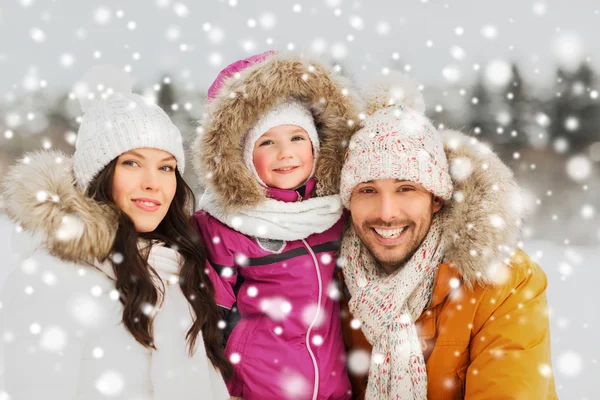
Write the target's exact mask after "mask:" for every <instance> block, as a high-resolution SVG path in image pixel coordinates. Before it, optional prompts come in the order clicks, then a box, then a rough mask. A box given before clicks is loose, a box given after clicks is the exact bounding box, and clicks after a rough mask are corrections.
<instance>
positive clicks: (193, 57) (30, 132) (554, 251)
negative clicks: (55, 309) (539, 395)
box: [0, 0, 600, 399]
mask: <svg viewBox="0 0 600 400" xmlns="http://www.w3.org/2000/svg"><path fill="white" fill-rule="evenodd" d="M599 26H600V3H599V2H598V1H597V0H569V1H564V0H505V1H482V0H446V1H443V0H402V1H384V0H368V1H367V0H310V1H308V0H293V1H285V0H263V1H255V0H201V1H194V2H192V1H189V0H179V1H177V0H121V1H114V0H105V1H104V0H93V1H87V0H85V1H82V0H2V1H0V71H2V75H1V77H0V176H1V175H2V174H3V173H4V172H3V171H4V170H5V168H6V167H7V165H10V164H11V163H13V162H15V160H16V159H17V158H18V157H20V156H21V155H22V154H23V153H24V152H27V151H31V150H34V149H39V148H56V149H60V150H63V151H65V152H66V153H71V152H72V151H73V144H74V143H75V139H76V132H77V126H78V122H79V120H78V117H79V116H80V114H81V112H80V109H79V106H78V104H77V101H76V100H74V99H73V96H71V95H70V91H71V90H72V87H73V84H74V83H75V82H76V81H77V80H78V79H79V78H81V77H82V76H83V75H84V73H85V72H86V71H87V70H88V69H89V68H90V67H91V66H93V65H97V64H113V65H116V66H118V67H120V68H123V69H124V70H125V71H127V72H129V73H130V74H131V75H132V77H134V78H135V79H136V85H135V91H136V92H139V93H143V94H144V95H146V96H148V97H152V98H154V99H155V100H156V101H157V102H158V103H159V104H160V105H161V106H162V107H163V108H165V110H166V111H167V112H168V113H169V114H170V115H171V117H172V118H173V119H174V121H175V122H176V124H177V125H178V126H179V127H180V129H181V130H182V132H183V133H184V135H185V136H186V138H188V139H189V138H190V137H192V136H193V133H194V129H196V128H195V126H194V125H193V124H192V123H191V121H193V120H201V119H202V112H203V108H202V106H203V103H204V100H205V92H206V89H207V88H208V86H209V85H210V84H211V83H212V80H213V79H214V78H215V76H216V74H217V73H218V71H219V70H220V69H222V68H223V67H224V66H226V65H227V64H229V63H230V62H233V61H235V60H238V59H240V58H243V57H246V56H249V55H251V54H255V53H258V52H262V51H266V50H269V49H279V50H294V51H299V52H304V53H307V54H313V55H318V56H321V57H323V58H324V59H326V60H327V62H329V63H330V64H331V66H332V68H336V69H338V70H340V73H343V74H346V75H348V76H349V77H350V78H351V79H352V80H353V81H354V82H356V84H357V85H364V84H366V83H367V82H368V81H369V80H371V79H373V78H375V77H377V76H379V75H381V74H386V73H387V72H388V71H389V70H390V69H397V70H402V71H404V72H405V73H407V74H409V75H411V76H412V77H413V78H415V79H416V80H417V81H418V82H419V83H420V84H422V89H423V92H424V94H425V99H426V102H427V107H428V113H429V115H430V116H431V117H432V119H434V120H435V121H436V124H438V125H444V126H449V127H451V128H455V129H462V130H465V131H468V132H471V133H473V134H474V135H478V136H479V137H480V138H481V140H483V141H486V142H488V143H490V144H491V145H492V146H493V148H494V150H495V151H497V152H498V153H499V154H500V156H501V157H502V158H503V160H504V161H505V162H506V163H507V164H508V165H509V166H510V167H511V168H512V169H513V171H514V172H515V174H516V176H517V178H518V179H519V182H520V183H521V185H522V186H523V188H524V189H525V193H526V196H525V206H526V208H527V209H528V212H529V218H528V222H527V223H526V225H525V227H524V247H525V250H526V251H527V252H528V253H529V254H530V255H532V256H533V257H534V258H535V259H536V260H537V261H538V262H539V263H540V265H541V266H542V267H543V268H544V270H545V271H546V273H547V275H548V280H549V287H548V297H549V303H550V309H551V324H552V326H551V327H552V345H553V349H552V351H553V361H554V373H555V375H556V383H557V388H558V392H559V395H560V397H561V398H563V399H597V398H600V382H598V378H597V377H598V376H600V373H599V372H600V371H599V369H598V365H597V361H598V357H599V354H598V351H599V350H598V346H597V345H595V342H594V341H597V340H598V338H599V337H600V326H599V323H600V321H598V314H599V313H598V311H597V295H596V292H595V290H594V288H593V286H592V285H594V284H597V283H598V282H600V272H598V271H597V270H596V268H598V267H597V265H596V264H597V263H598V261H599V260H600V213H599V212H598V211H599V210H598V209H599V207H600V202H599V201H598V198H600V176H599V175H600V174H598V169H599V167H600V99H599V97H600V95H599V92H600V79H599V77H598V75H599V73H600V61H599V60H600V46H598V45H597V40H598V34H600V28H599ZM188 170H191V168H188ZM186 178H187V179H188V180H189V181H190V183H191V184H192V186H195V179H194V177H193V175H191V174H190V175H186ZM1 206H2V201H1V199H0V238H1V240H0V252H1V253H0V254H3V255H9V254H12V253H14V252H15V251H17V247H15V246H17V245H16V244H15V243H19V242H20V241H19V240H17V241H15V240H14V239H15V235H17V237H18V236H19V235H21V234H19V233H17V232H15V231H14V227H13V226H12V225H11V224H10V223H9V222H8V221H7V219H6V218H5V216H3V215H2V213H1ZM7 273H8V271H6V269H5V268H4V269H3V268H0V285H1V284H2V282H3V281H4V278H5V276H6V274H7Z"/></svg>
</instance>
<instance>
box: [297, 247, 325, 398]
mask: <svg viewBox="0 0 600 400" xmlns="http://www.w3.org/2000/svg"><path fill="white" fill-rule="evenodd" d="M301 240H302V243H304V245H305V246H306V248H307V250H308V252H309V253H310V255H311V256H312V258H313V262H314V263H315V269H316V270H317V279H318V281H319V300H318V302H317V312H316V313H315V317H314V318H313V320H312V322H311V324H310V326H309V327H308V330H307V331H306V348H307V349H308V354H310V358H311V359H312V362H313V367H314V369H315V385H314V391H313V397H312V398H313V400H317V395H318V394H319V366H318V365H317V359H316V358H315V355H314V354H313V351H312V349H311V347H310V332H311V331H312V328H313V326H314V325H315V323H316V322H317V321H318V320H319V314H320V313H321V296H322V295H323V281H322V279H321V271H320V270H319V263H318V262H317V257H316V256H315V253H314V252H313V250H312V249H311V248H310V246H309V245H308V243H306V241H305V240H304V239H301Z"/></svg>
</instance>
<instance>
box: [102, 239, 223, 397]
mask: <svg viewBox="0 0 600 400" xmlns="http://www.w3.org/2000/svg"><path fill="white" fill-rule="evenodd" d="M140 247H142V246H140ZM181 263H182V257H181V254H179V253H178V252H177V251H175V250H173V249H170V248H167V247H163V246H161V245H158V244H154V245H152V247H151V249H150V252H149V255H148V264H149V265H150V266H152V268H154V270H155V271H156V272H157V273H158V275H159V277H160V279H161V280H162V284H164V290H165V292H164V294H163V293H162V292H161V287H162V285H161V284H160V282H155V286H156V287H157V288H158V289H159V290H158V293H159V301H158V303H157V304H158V305H157V307H156V308H155V309H154V310H152V311H151V312H153V313H156V316H155V317H154V321H153V328H154V344H155V346H156V350H154V351H152V353H151V356H152V361H151V367H150V376H151V380H152V389H153V393H154V397H153V399H157V400H158V399H161V400H167V399H182V400H192V399H199V398H203V399H215V400H223V399H229V394H228V392H227V388H226V386H225V382H224V381H223V377H222V376H221V374H220V373H219V371H217V370H216V369H215V368H214V367H213V365H212V363H211V362H210V360H209V359H208V356H207V355H206V349H205V347H204V340H203V338H202V334H201V333H200V334H199V335H198V338H197V340H196V349H195V352H194V354H193V356H191V357H190V356H189V353H188V346H187V338H186V334H187V332H188V330H189V329H190V327H191V325H192V318H193V316H194V315H195V314H194V310H193V309H192V308H191V306H190V305H189V303H188V301H187V299H186V298H185V296H184V295H183V293H182V292H181V288H180V287H179V283H178V279H179V269H180V266H181ZM95 266H96V268H98V269H100V270H101V271H102V272H104V273H105V274H106V275H107V276H108V277H109V278H111V279H113V280H115V279H116V278H115V274H114V271H113V267H112V264H111V263H110V262H105V263H96V265H95Z"/></svg>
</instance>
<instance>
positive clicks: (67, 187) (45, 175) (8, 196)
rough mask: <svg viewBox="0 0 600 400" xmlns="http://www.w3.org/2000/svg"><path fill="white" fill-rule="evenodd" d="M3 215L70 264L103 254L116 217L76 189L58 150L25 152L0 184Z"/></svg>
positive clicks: (68, 160) (68, 164)
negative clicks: (0, 184)
mask: <svg viewBox="0 0 600 400" xmlns="http://www.w3.org/2000/svg"><path fill="white" fill-rule="evenodd" d="M2 194H3V197H4V201H5V204H6V213H7V215H8V216H9V218H10V219H11V220H12V221H13V222H15V223H18V224H20V226H21V227H22V228H23V229H24V230H26V231H29V232H33V233H36V234H38V235H39V236H41V238H42V240H43V244H44V247H45V248H46V250H47V251H48V252H49V253H50V254H52V255H53V256H55V257H58V258H60V259H61V260H64V261H69V262H75V263H83V262H86V263H93V262H94V261H95V260H96V259H98V260H103V259H105V258H106V257H108V255H109V253H110V250H111V249H112V246H113V243H114V239H115V234H116V231H117V215H116V213H115V212H114V211H113V210H112V209H111V208H110V207H108V206H106V205H100V204H99V203H97V202H96V201H94V200H92V199H91V198H89V197H87V196H86V195H85V193H84V192H83V191H82V190H81V189H78V188H76V186H75V177H74V175H73V160H72V158H70V157H68V156H65V155H64V154H63V153H61V152H59V151H44V152H37V153H32V154H29V155H27V156H26V157H25V158H24V159H23V160H22V161H21V162H20V163H19V164H17V165H15V166H13V167H11V168H10V169H9V171H8V174H7V175H6V176H5V178H4V179H3V182H2Z"/></svg>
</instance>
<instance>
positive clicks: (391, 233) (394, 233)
mask: <svg viewBox="0 0 600 400" xmlns="http://www.w3.org/2000/svg"><path fill="white" fill-rule="evenodd" d="M371 229H372V230H373V231H374V232H375V233H376V234H377V235H379V236H381V237H382V238H383V239H396V238H398V237H400V235H402V232H404V231H405V230H406V226H403V227H401V228H371Z"/></svg>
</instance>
